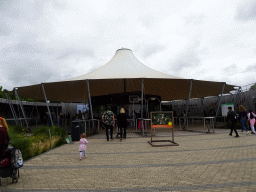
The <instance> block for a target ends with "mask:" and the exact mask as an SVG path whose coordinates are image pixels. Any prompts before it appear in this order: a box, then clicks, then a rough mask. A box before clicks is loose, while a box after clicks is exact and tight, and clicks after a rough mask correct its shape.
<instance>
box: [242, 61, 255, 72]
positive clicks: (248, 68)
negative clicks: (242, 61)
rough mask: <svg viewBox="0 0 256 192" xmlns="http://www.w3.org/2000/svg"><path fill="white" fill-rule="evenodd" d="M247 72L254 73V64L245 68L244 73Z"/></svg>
mask: <svg viewBox="0 0 256 192" xmlns="http://www.w3.org/2000/svg"><path fill="white" fill-rule="evenodd" d="M249 71H256V63H254V64H251V65H249V66H247V67H246V69H245V70H244V72H249Z"/></svg>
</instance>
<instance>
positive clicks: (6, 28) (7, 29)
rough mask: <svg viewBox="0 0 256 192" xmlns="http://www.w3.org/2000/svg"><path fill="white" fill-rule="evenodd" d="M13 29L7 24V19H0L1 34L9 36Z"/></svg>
mask: <svg viewBox="0 0 256 192" xmlns="http://www.w3.org/2000/svg"><path fill="white" fill-rule="evenodd" d="M11 32H12V30H11V29H10V27H9V26H8V25H7V24H6V22H5V20H2V21H0V36H9V35H10V34H11Z"/></svg>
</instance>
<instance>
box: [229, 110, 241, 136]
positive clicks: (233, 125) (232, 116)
mask: <svg viewBox="0 0 256 192" xmlns="http://www.w3.org/2000/svg"><path fill="white" fill-rule="evenodd" d="M227 120H228V122H230V123H231V131H230V134H229V135H230V136H232V133H233V130H234V131H235V133H236V136H235V137H239V135H238V133H237V131H236V120H235V112H234V111H232V107H228V114H227Z"/></svg>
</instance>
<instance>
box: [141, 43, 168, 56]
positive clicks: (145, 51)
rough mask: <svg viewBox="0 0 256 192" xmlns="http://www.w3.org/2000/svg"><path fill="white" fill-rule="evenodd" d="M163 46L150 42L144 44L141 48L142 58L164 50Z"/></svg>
mask: <svg viewBox="0 0 256 192" xmlns="http://www.w3.org/2000/svg"><path fill="white" fill-rule="evenodd" d="M165 48H166V47H165V46H163V45H160V44H151V45H146V46H144V47H143V48H142V55H143V57H144V58H147V57H150V56H152V55H154V54H156V53H159V52H161V51H164V50H165Z"/></svg>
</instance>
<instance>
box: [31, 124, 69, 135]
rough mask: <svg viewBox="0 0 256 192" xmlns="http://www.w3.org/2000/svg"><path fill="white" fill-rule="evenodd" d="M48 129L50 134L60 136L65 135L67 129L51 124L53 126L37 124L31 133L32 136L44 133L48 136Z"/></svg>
mask: <svg viewBox="0 0 256 192" xmlns="http://www.w3.org/2000/svg"><path fill="white" fill-rule="evenodd" d="M49 129H50V132H51V136H60V137H66V136H67V131H66V130H65V129H63V128H62V127H58V126H53V127H46V126H39V127H38V128H37V129H35V130H34V131H33V132H32V133H33V135H34V136H38V135H44V136H47V137H49Z"/></svg>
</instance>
